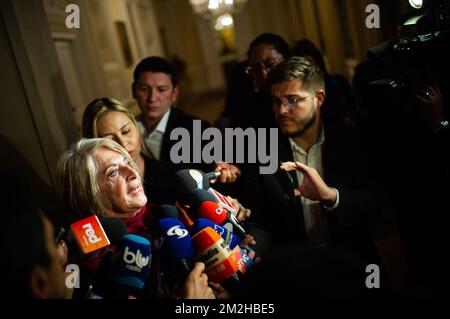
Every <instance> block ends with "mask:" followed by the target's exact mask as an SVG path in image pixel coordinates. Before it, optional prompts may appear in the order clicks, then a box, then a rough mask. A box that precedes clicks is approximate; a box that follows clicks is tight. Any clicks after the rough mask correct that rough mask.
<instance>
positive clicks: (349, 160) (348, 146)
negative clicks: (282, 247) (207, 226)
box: [239, 126, 378, 255]
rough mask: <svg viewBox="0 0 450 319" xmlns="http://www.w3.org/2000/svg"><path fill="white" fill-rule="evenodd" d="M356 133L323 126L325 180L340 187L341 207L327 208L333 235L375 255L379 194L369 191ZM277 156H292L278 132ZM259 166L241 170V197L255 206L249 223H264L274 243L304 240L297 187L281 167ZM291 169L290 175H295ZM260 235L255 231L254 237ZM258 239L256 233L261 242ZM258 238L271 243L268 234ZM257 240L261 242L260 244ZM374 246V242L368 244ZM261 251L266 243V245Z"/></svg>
mask: <svg viewBox="0 0 450 319" xmlns="http://www.w3.org/2000/svg"><path fill="white" fill-rule="evenodd" d="M357 138H358V135H357V134H355V132H353V131H349V130H348V129H339V130H337V129H332V128H331V127H327V126H325V144H324V147H323V149H322V152H323V154H322V158H323V166H324V174H325V178H324V180H325V182H326V183H327V185H329V186H331V187H335V188H337V189H338V190H339V196H340V200H339V206H338V208H337V209H336V210H334V211H333V212H325V211H324V214H325V215H326V216H327V221H328V230H329V239H330V242H333V243H340V244H341V243H345V244H349V245H351V246H352V247H353V248H356V249H357V250H358V251H362V252H368V251H370V252H369V253H368V254H369V255H373V254H374V245H373V243H372V240H371V237H370V235H369V232H368V230H367V224H368V221H370V220H371V219H373V218H375V216H376V213H377V211H378V209H377V204H376V199H377V197H376V195H375V193H374V192H373V191H372V190H371V183H370V180H371V179H370V178H369V176H368V174H367V169H366V168H365V167H364V166H365V164H366V163H367V161H366V160H365V159H364V155H365V152H364V151H362V148H361V147H360V145H358V144H359V143H358V141H357ZM278 147H279V152H278V153H279V154H278V155H279V161H280V162H285V161H292V160H293V156H292V151H291V146H290V144H289V141H288V139H287V137H285V136H283V135H282V134H281V133H279V145H278ZM257 169H258V168H257V165H253V166H247V167H245V168H244V169H243V175H242V180H241V195H242V196H241V197H239V199H240V200H242V202H243V204H244V205H245V206H248V207H249V208H251V209H252V219H251V222H250V225H252V224H253V225H256V226H258V227H263V228H264V229H266V230H267V232H268V233H269V235H270V237H271V239H272V241H275V242H278V243H279V242H305V241H306V237H305V229H304V220H303V212H302V205H301V202H300V200H299V199H296V198H295V197H294V196H293V191H292V190H293V187H292V186H289V183H288V182H287V181H286V173H285V172H283V171H281V170H280V169H279V170H278V171H277V172H276V173H275V174H268V175H262V174H259V173H258V171H257ZM291 173H292V174H291ZM289 174H290V175H291V178H292V180H293V182H294V185H293V186H294V187H298V182H297V178H296V174H295V172H290V173H289ZM255 237H257V236H255ZM258 240H259V238H256V241H257V243H258ZM260 241H262V242H264V243H265V244H264V245H263V246H265V245H267V239H266V238H260ZM257 245H258V244H257ZM369 246H370V247H369ZM262 249H263V250H265V249H266V247H262Z"/></svg>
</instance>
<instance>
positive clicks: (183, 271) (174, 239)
mask: <svg viewBox="0 0 450 319" xmlns="http://www.w3.org/2000/svg"><path fill="white" fill-rule="evenodd" d="M158 223H159V227H160V229H161V232H162V234H163V237H164V243H163V246H162V249H163V250H164V251H165V252H166V258H163V260H165V261H166V262H167V265H166V266H167V268H168V269H169V270H170V272H169V274H172V275H173V278H172V279H173V280H175V282H177V283H182V282H184V281H185V280H186V278H187V276H188V275H189V273H190V272H191V270H192V269H193V266H194V263H193V261H192V258H193V256H194V247H193V245H192V238H191V235H190V234H189V232H188V231H187V229H186V228H185V227H184V225H183V223H182V222H181V221H179V220H177V219H174V218H163V219H160V220H159V221H158Z"/></svg>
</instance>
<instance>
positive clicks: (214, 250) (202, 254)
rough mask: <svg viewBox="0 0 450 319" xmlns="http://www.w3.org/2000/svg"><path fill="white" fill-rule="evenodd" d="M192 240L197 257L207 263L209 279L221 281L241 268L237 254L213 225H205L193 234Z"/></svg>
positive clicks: (206, 268)
mask: <svg viewBox="0 0 450 319" xmlns="http://www.w3.org/2000/svg"><path fill="white" fill-rule="evenodd" d="M192 242H193V244H194V251H195V258H196V260H198V261H201V262H203V263H204V264H205V273H206V274H207V275H208V278H209V280H211V281H213V282H218V283H220V282H223V281H224V280H225V279H227V278H229V277H231V276H233V275H234V274H235V273H236V272H237V271H238V270H239V266H238V261H237V260H236V259H235V258H236V255H235V254H233V253H232V252H231V250H230V247H229V246H228V245H227V244H226V243H225V241H224V240H223V238H222V237H220V235H219V234H218V233H216V232H215V231H214V230H213V229H212V228H211V227H205V228H203V229H202V230H201V231H199V232H198V233H197V234H195V235H194V236H192Z"/></svg>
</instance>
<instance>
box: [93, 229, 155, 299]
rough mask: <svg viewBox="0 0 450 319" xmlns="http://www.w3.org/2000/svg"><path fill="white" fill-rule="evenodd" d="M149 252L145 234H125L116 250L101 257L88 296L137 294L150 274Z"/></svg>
mask: <svg viewBox="0 0 450 319" xmlns="http://www.w3.org/2000/svg"><path fill="white" fill-rule="evenodd" d="M151 259H152V253H151V244H150V242H149V240H148V239H147V238H144V237H142V236H138V235H134V234H128V235H125V236H123V237H122V239H121V241H120V243H119V244H118V250H117V251H116V252H111V251H109V252H108V253H107V254H106V255H105V256H104V257H103V259H102V261H101V264H100V267H99V269H98V270H97V272H96V276H95V278H94V284H93V288H92V290H91V291H90V292H89V293H88V298H98V297H103V298H105V299H123V298H125V299H126V298H130V297H135V298H140V297H141V295H142V291H143V288H144V285H145V284H146V282H147V281H148V278H149V274H150V265H151Z"/></svg>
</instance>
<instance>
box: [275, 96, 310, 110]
mask: <svg viewBox="0 0 450 319" xmlns="http://www.w3.org/2000/svg"><path fill="white" fill-rule="evenodd" d="M315 95H316V92H314V93H311V94H309V95H307V96H299V95H295V94H291V95H286V96H283V97H282V98H281V99H280V98H278V97H275V96H273V97H272V101H273V107H274V108H276V109H278V108H280V107H281V105H284V106H285V107H286V110H287V111H288V112H291V111H292V110H294V109H295V108H296V107H298V106H299V105H300V104H301V103H303V102H305V101H306V99H307V98H309V97H311V96H315Z"/></svg>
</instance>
